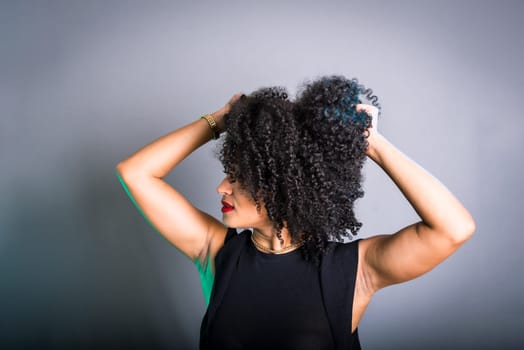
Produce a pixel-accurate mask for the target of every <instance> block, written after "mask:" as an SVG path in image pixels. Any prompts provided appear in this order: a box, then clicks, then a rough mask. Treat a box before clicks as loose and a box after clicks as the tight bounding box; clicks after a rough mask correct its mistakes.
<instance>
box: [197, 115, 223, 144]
mask: <svg viewBox="0 0 524 350" xmlns="http://www.w3.org/2000/svg"><path fill="white" fill-rule="evenodd" d="M200 118H201V119H205V120H206V121H207V123H208V124H209V127H210V128H211V131H212V132H213V140H217V139H218V138H219V137H220V132H219V131H218V126H217V122H216V121H215V119H213V117H212V116H211V114H205V115H203V116H201V117H200Z"/></svg>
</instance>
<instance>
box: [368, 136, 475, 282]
mask: <svg viewBox="0 0 524 350" xmlns="http://www.w3.org/2000/svg"><path fill="white" fill-rule="evenodd" d="M368 142H369V147H368V151H367V155H368V156H369V157H370V158H371V159H372V160H373V161H374V162H375V163H377V164H378V165H379V166H380V167H381V168H382V169H383V170H384V171H385V172H386V173H387V174H388V175H389V177H390V178H391V179H392V180H393V182H394V183H395V184H396V185H397V187H398V188H399V189H400V191H401V192H402V193H403V194H404V196H405V197H406V199H407V200H408V201H409V203H410V204H411V205H412V206H413V208H414V209H415V211H416V212H417V214H418V215H419V216H420V218H421V221H419V222H417V223H414V224H412V225H409V226H407V227H405V228H403V229H401V230H400V231H398V232H397V233H395V234H392V235H379V236H374V237H371V238H368V239H364V240H362V242H361V249H362V259H363V260H362V262H363V263H364V264H363V265H364V267H365V268H366V269H367V271H365V273H364V276H368V277H367V279H368V280H367V281H366V282H367V283H366V284H367V285H368V286H371V289H372V291H373V292H374V291H377V290H378V289H380V288H383V287H385V286H388V285H391V284H395V283H400V282H404V281H408V280H410V279H413V278H416V277H418V276H420V275H422V274H424V273H426V272H428V271H429V270H431V269H433V268H434V267H435V266H437V265H438V264H439V263H441V262H442V261H443V260H444V259H446V258H447V257H448V256H449V255H451V254H452V253H453V252H454V251H455V250H456V249H458V248H459V247H460V246H461V245H462V244H463V243H464V242H465V241H466V240H468V239H469V238H470V237H471V236H472V235H473V233H474V231H475V222H474V220H473V218H472V216H471V215H470V213H469V212H468V210H466V208H464V206H463V205H462V203H460V201H459V200H458V199H457V198H456V197H455V196H454V195H453V194H452V193H451V192H450V191H449V190H448V189H447V188H446V187H445V186H444V185H443V184H442V183H440V182H439V181H438V180H437V179H436V178H435V177H433V176H432V175H431V174H429V173H428V172H427V171H426V170H424V169H423V168H422V167H421V166H419V165H418V164H416V163H415V162H414V161H412V160H411V159H409V158H408V157H407V156H406V155H404V154H403V153H402V152H400V151H399V150H398V149H397V148H396V147H395V146H393V145H392V144H391V143H390V142H388V141H387V140H386V139H385V138H384V137H383V136H382V135H380V134H379V133H378V132H377V131H376V130H375V129H374V128H370V129H369V138H368Z"/></svg>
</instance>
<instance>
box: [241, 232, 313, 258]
mask: <svg viewBox="0 0 524 350" xmlns="http://www.w3.org/2000/svg"><path fill="white" fill-rule="evenodd" d="M254 236H255V232H254V231H253V233H252V234H251V241H252V242H253V244H254V245H255V246H256V247H257V248H258V249H259V250H262V251H263V252H264V253H270V254H284V253H287V252H289V251H290V250H293V249H295V248H297V247H300V246H301V245H302V244H304V242H300V243H295V244H292V245H290V246H287V247H285V248H282V249H271V248H266V247H264V246H263V245H261V244H260V243H258V242H257V241H256V239H255V237H254Z"/></svg>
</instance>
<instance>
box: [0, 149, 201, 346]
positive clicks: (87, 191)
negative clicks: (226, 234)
mask: <svg viewBox="0 0 524 350" xmlns="http://www.w3.org/2000/svg"><path fill="white" fill-rule="evenodd" d="M85 153H86V154H75V155H74V159H75V160H76V161H75V160H71V162H70V163H69V165H65V164H67V163H64V167H61V169H60V171H56V176H55V177H53V179H34V181H32V183H31V184H29V185H28V184H27V183H18V184H16V185H15V186H13V187H12V188H11V189H10V190H9V193H8V194H7V198H11V199H13V200H12V201H11V202H10V203H12V205H11V206H10V208H9V213H8V215H7V216H6V218H7V222H6V223H5V225H4V224H3V225H2V226H3V227H2V230H3V231H4V229H5V234H6V236H5V237H4V238H3V239H2V243H1V246H0V275H1V276H2V282H1V288H0V310H2V311H1V312H0V348H2V349H19V348H20V349H22V348H24V349H28V348H38V349H46V348H52V349H73V348H74V349H82V348H85V349H113V348H121V349H123V348H125V349H135V348H136V349H164V348H166V349H167V348H173V346H176V347H177V348H195V347H196V344H193V343H192V342H194V341H195V335H194V334H189V335H188V334H182V333H184V332H182V331H181V330H183V329H185V327H187V325H184V324H183V322H184V320H186V321H185V322H186V323H187V315H181V313H180V309H179V305H174V303H173V301H174V300H176V299H177V298H176V296H175V297H173V296H172V295H168V294H172V291H171V290H169V289H168V288H167V287H166V283H167V282H166V281H165V280H163V276H162V274H161V273H160V272H159V266H158V265H157V262H158V257H155V256H154V255H153V254H156V253H158V252H153V251H152V244H154V242H155V241H158V240H162V242H161V244H162V245H165V246H168V244H167V243H166V242H165V240H163V238H161V237H160V236H158V235H157V234H154V233H152V229H151V228H150V227H149V226H148V225H147V224H146V223H145V221H144V220H143V219H142V217H140V215H139V214H138V212H137V211H136V209H135V208H134V207H133V205H132V203H131V202H130V201H129V199H128V198H127V196H126V194H125V192H124V191H123V189H122V188H121V187H120V184H119V182H118V179H117V178H116V176H115V175H114V166H115V164H116V162H115V163H114V164H111V162H112V160H108V159H107V158H104V157H103V156H99V155H98V154H95V153H96V152H91V153H88V152H85ZM71 158H73V157H71ZM78 159H81V162H80V161H78ZM71 164H73V166H71ZM64 169H66V170H65V171H64ZM67 169H69V170H67ZM35 177H36V176H35ZM2 234H3V235H4V233H2ZM169 249H170V255H172V256H175V258H176V259H184V257H182V256H181V254H176V253H174V251H175V250H174V248H173V250H171V247H169ZM155 259H156V260H155ZM170 263H172V261H170ZM195 273H196V270H195ZM173 274H174V277H175V278H176V280H177V283H178V284H180V285H185V284H187V283H188V281H187V277H186V276H184V275H183V274H181V273H179V272H178V271H176V265H175V268H174V269H173ZM181 299H182V298H178V300H181ZM177 310H179V312H178V313H177ZM182 316H184V317H182ZM199 318H200V316H199V317H198V318H197V319H199ZM195 332H198V327H196V329H195ZM197 334H198V333H197Z"/></svg>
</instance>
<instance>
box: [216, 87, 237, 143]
mask: <svg viewBox="0 0 524 350" xmlns="http://www.w3.org/2000/svg"><path fill="white" fill-rule="evenodd" d="M241 96H243V94H242V93H240V92H239V93H237V94H234V95H233V97H231V98H230V99H229V101H227V103H226V104H225V106H224V107H222V108H220V109H219V110H217V111H216V112H214V113H211V116H212V117H213V119H215V122H216V123H217V127H218V131H219V132H220V133H222V132H224V130H225V128H226V126H225V123H224V116H225V115H226V114H227V113H229V111H230V110H231V106H232V105H233V104H234V103H235V102H236V101H238V100H239V99H240V97H241Z"/></svg>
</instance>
